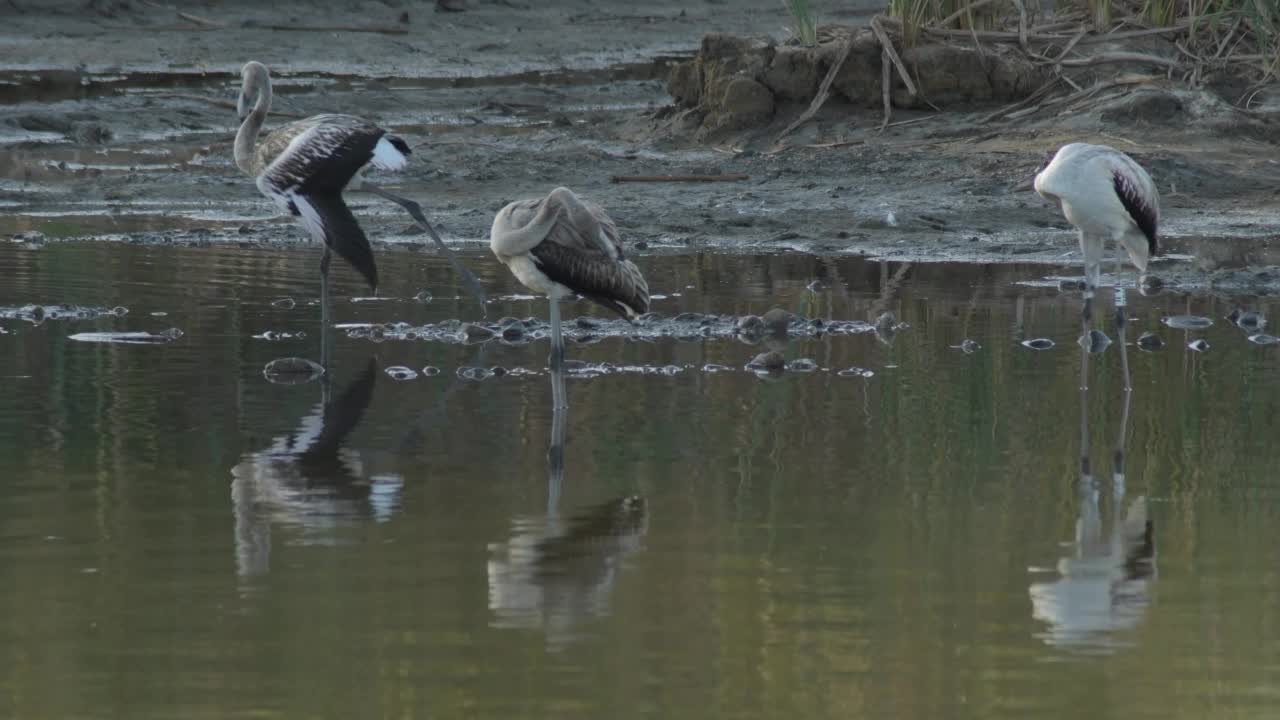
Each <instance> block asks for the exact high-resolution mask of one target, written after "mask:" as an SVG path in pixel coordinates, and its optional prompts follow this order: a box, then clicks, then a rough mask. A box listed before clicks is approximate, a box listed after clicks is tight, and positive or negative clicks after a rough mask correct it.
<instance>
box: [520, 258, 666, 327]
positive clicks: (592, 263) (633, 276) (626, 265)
mask: <svg viewBox="0 0 1280 720" xmlns="http://www.w3.org/2000/svg"><path fill="white" fill-rule="evenodd" d="M530 252H531V253H532V254H533V257H534V258H535V259H536V260H537V262H538V269H539V270H541V271H542V272H543V274H545V275H546V276H547V277H548V278H551V280H553V281H555V282H558V283H560V284H561V285H564V286H565V287H567V288H569V289H570V290H572V291H574V292H576V293H578V294H579V295H582V296H583V297H586V298H588V299H590V300H592V301H594V302H597V303H599V304H600V305H603V306H604V307H606V308H609V309H610V310H612V311H614V312H616V313H618V314H619V315H621V316H622V317H624V318H628V319H629V318H630V316H631V315H632V314H635V315H640V314H643V313H646V312H648V311H649V289H648V287H646V286H645V284H644V280H643V278H640V273H639V271H638V270H636V269H635V266H634V265H631V263H630V262H628V261H616V262H615V261H613V260H609V261H603V258H602V256H600V255H595V256H594V257H593V256H592V255H588V254H586V253H583V252H580V251H578V250H574V249H572V248H567V247H565V246H563V245H560V244H559V243H554V242H542V243H539V244H538V245H536V246H534V248H533V249H532V250H531V251H530ZM637 279H638V280H639V282H637ZM628 308H629V309H630V310H631V312H630V313H629V312H628V311H627V310H628Z"/></svg>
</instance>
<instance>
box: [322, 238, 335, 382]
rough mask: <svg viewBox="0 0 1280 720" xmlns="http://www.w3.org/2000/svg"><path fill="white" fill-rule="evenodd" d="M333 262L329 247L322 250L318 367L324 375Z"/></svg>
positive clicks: (326, 361) (327, 350)
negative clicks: (330, 279)
mask: <svg viewBox="0 0 1280 720" xmlns="http://www.w3.org/2000/svg"><path fill="white" fill-rule="evenodd" d="M332 260H333V253H332V252H330V250H329V246H328V245H326V246H325V248H324V255H322V256H320V366H321V367H323V368H324V372H325V375H328V374H329V360H330V358H329V325H330V324H331V318H330V316H329V264H330V262H331V261H332Z"/></svg>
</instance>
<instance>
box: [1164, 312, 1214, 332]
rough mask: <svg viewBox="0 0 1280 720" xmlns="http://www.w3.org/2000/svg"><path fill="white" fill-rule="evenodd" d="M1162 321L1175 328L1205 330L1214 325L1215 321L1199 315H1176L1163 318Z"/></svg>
mask: <svg viewBox="0 0 1280 720" xmlns="http://www.w3.org/2000/svg"><path fill="white" fill-rule="evenodd" d="M1160 322H1162V323H1164V324H1165V325H1168V326H1169V327H1171V328H1173V329H1174V330H1203V329H1204V328H1207V327H1209V326H1210V325H1213V321H1212V320H1210V319H1209V318H1207V317H1201V316H1199V315H1174V316H1172V317H1167V318H1163V319H1162V320H1161V321H1160Z"/></svg>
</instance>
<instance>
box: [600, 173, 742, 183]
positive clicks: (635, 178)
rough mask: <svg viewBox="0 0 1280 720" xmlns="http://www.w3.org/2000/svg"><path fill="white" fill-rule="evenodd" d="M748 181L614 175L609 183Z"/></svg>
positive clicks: (722, 177) (720, 177) (738, 177)
mask: <svg viewBox="0 0 1280 720" xmlns="http://www.w3.org/2000/svg"><path fill="white" fill-rule="evenodd" d="M750 179H751V176H750V175H614V176H612V177H610V178H609V182H614V183H624V182H653V183H660V182H731V181H735V180H750Z"/></svg>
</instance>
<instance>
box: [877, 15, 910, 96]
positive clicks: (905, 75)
mask: <svg viewBox="0 0 1280 720" xmlns="http://www.w3.org/2000/svg"><path fill="white" fill-rule="evenodd" d="M871 30H872V32H874V33H875V34H876V39H878V40H879V41H880V47H882V48H884V50H885V52H887V53H889V59H890V60H892V61H893V66H894V67H896V68H897V69H898V75H899V76H901V77H902V82H903V83H904V84H905V85H906V86H907V92H909V93H911V94H912V95H919V94H920V92H919V91H918V90H916V84H915V83H914V82H912V80H911V73H909V72H907V66H906V65H903V64H902V58H900V57H898V51H897V50H895V49H894V48H893V42H892V41H891V40H889V35H888V33H886V32H885V31H884V26H882V25H881V24H880V16H879V15H877V16H875V17H873V18H871Z"/></svg>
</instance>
